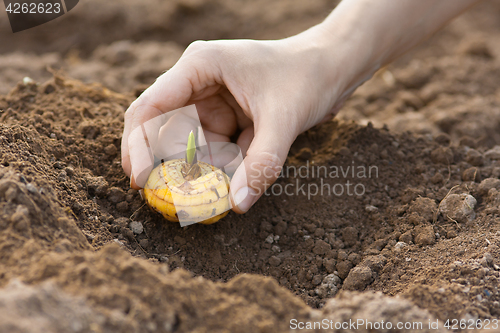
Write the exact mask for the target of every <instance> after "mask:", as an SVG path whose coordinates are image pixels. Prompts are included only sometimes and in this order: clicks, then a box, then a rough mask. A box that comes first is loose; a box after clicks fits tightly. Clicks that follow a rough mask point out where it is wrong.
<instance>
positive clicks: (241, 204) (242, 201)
mask: <svg viewBox="0 0 500 333" xmlns="http://www.w3.org/2000/svg"><path fill="white" fill-rule="evenodd" d="M256 198H257V192H255V190H254V189H252V188H249V187H246V186H245V187H242V188H240V189H239V190H238V192H236V194H235V195H234V203H235V204H236V206H238V208H239V209H240V210H241V211H243V212H246V211H248V210H249V209H250V207H252V205H253V204H254V202H255V200H256Z"/></svg>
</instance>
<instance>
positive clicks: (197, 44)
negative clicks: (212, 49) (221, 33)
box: [185, 40, 209, 55]
mask: <svg viewBox="0 0 500 333" xmlns="http://www.w3.org/2000/svg"><path fill="white" fill-rule="evenodd" d="M208 45H209V42H207V41H204V40H196V41H194V42H192V43H191V44H189V46H188V47H187V48H186V51H185V54H186V55H187V54H192V53H197V52H200V51H203V50H205V49H206V47H207V46H208Z"/></svg>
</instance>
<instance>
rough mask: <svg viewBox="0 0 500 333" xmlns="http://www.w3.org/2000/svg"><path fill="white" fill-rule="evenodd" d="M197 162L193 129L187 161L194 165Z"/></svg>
mask: <svg viewBox="0 0 500 333" xmlns="http://www.w3.org/2000/svg"><path fill="white" fill-rule="evenodd" d="M196 162H197V160H196V143H195V140H194V133H193V131H191V133H189V137H188V143H187V147H186V163H188V164H189V165H193V164H194V163H196Z"/></svg>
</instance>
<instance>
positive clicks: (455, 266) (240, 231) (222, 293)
mask: <svg viewBox="0 0 500 333" xmlns="http://www.w3.org/2000/svg"><path fill="white" fill-rule="evenodd" d="M120 3H121V2H120ZM123 3H127V5H128V6H129V7H130V6H132V4H133V5H134V6H135V7H134V8H136V10H137V11H142V10H143V11H144V13H146V14H147V13H150V15H151V16H150V17H151V20H149V21H148V22H144V21H143V20H141V21H138V20H137V18H135V19H134V20H133V19H132V16H130V15H129V14H127V13H128V11H129V10H130V9H127V10H125V9H124V8H125V7H120V6H118V5H116V4H113V5H111V4H108V3H106V4H105V3H102V4H100V6H102V8H103V9H102V14H101V15H98V16H97V17H94V18H93V20H95V21H96V22H97V23H99V24H104V22H108V21H106V20H107V19H108V18H109V15H115V16H113V17H116V21H113V20H111V21H109V22H108V24H109V25H108V26H113V25H114V26H119V25H118V23H117V22H128V23H127V25H126V26H127V28H126V29H117V30H116V31H113V33H112V34H110V35H105V34H98V36H101V37H99V38H102V39H99V38H97V39H96V40H93V39H92V38H90V37H91V36H95V35H96V34H95V33H93V32H92V31H93V30H92V29H94V28H92V29H90V30H89V31H87V32H85V31H84V32H80V33H78V34H77V33H74V36H76V37H75V40H76V42H74V43H71V45H72V46H71V47H69V46H68V45H70V44H68V45H66V44H64V45H63V44H57V43H55V42H54V43H49V44H47V45H45V46H42V45H44V44H43V43H39V42H36V38H37V36H38V34H41V33H44V34H48V33H51V34H53V35H56V33H55V32H54V31H53V30H50V29H55V27H60V26H57V25H56V22H52V23H49V24H47V26H46V27H40V30H38V29H33V30H30V31H29V33H28V32H27V33H26V34H24V35H22V36H21V35H19V36H21V37H20V38H19V40H18V42H19V45H17V44H13V45H12V46H11V47H10V48H8V49H5V50H0V51H1V52H4V53H5V54H3V55H1V56H0V72H1V73H2V79H1V80H0V89H2V90H1V91H2V93H3V94H4V95H3V96H0V143H1V146H2V149H1V150H0V287H1V288H2V289H1V290H2V292H1V293H0V309H2V311H0V331H1V330H10V331H13V330H14V329H17V330H18V331H20V332H38V331H40V332H46V331H52V332H68V331H69V332H72V331H74V332H89V331H90V332H144V331H151V332H214V331H221V332H282V331H283V332H285V331H289V329H290V328H291V326H290V325H291V323H292V322H294V321H293V320H292V319H295V320H296V321H295V323H298V322H303V323H304V322H310V323H311V322H320V321H322V320H323V319H325V320H327V321H332V322H340V321H346V320H347V321H348V320H349V319H352V320H356V319H365V320H368V321H370V320H371V321H380V320H384V321H386V322H387V321H391V322H394V323H395V322H398V321H399V322H401V321H403V322H404V321H408V322H422V323H423V327H422V329H414V330H413V331H415V332H417V331H419V332H421V331H422V330H423V331H431V329H430V328H429V327H428V322H429V320H431V321H435V320H439V321H440V329H443V330H444V328H443V323H444V322H446V320H448V319H450V320H452V319H459V320H460V319H464V320H477V319H481V320H486V319H489V320H493V319H496V318H499V317H500V305H499V304H500V303H499V302H500V294H499V290H498V286H499V280H500V248H499V246H500V232H499V231H500V229H499V226H500V218H499V215H500V211H499V205H500V137H499V136H498V132H499V130H500V88H499V87H500V79H499V78H500V75H499V74H500V43H499V41H500V38H499V37H500V25H499V23H498V20H497V18H498V15H500V3H499V2H498V1H490V2H485V3H483V4H481V5H480V6H478V7H476V8H474V9H473V10H471V11H470V12H469V13H467V14H465V15H464V16H462V17H460V18H459V19H457V20H456V21H454V22H453V23H452V24H451V25H450V26H449V27H447V28H446V29H445V30H443V31H442V32H440V33H438V34H437V35H436V36H435V37H434V38H433V39H432V40H431V41H429V42H427V43H425V44H424V45H422V46H421V47H419V48H418V49H417V50H415V51H414V52H413V53H412V54H410V55H408V56H406V57H404V58H402V59H401V60H400V61H398V62H397V63H395V64H393V65H391V66H389V67H387V68H385V69H383V70H381V71H380V72H379V73H377V75H376V76H375V77H374V79H372V80H371V81H369V82H367V83H366V84H365V85H364V86H362V87H361V88H360V89H359V90H358V91H357V92H356V93H355V95H354V96H353V97H352V98H351V99H350V100H349V101H348V103H347V104H346V106H345V107H344V109H343V110H342V111H341V113H340V114H339V116H338V117H337V119H336V120H334V121H331V122H328V123H326V124H323V125H321V126H318V127H315V128H313V129H311V130H309V131H308V132H306V133H304V134H302V135H301V136H300V137H299V138H298V139H297V141H296V142H295V143H294V145H293V147H292V149H291V152H290V155H289V157H288V159H287V162H286V165H285V169H284V172H283V177H280V178H279V180H278V181H277V183H276V185H275V186H274V187H272V188H271V189H270V190H269V192H268V194H269V195H265V196H263V198H262V199H261V200H259V202H258V203H257V204H256V206H255V207H253V208H252V209H251V210H250V211H249V212H248V213H247V214H244V215H237V214H234V213H232V212H231V213H230V214H229V215H228V216H227V217H226V218H224V219H223V220H221V221H220V222H218V223H216V224H214V225H210V226H204V225H192V226H189V227H185V228H181V227H180V226H179V225H178V224H175V223H169V222H166V221H165V220H164V219H163V218H162V217H161V216H160V215H158V214H156V213H154V212H152V211H151V210H150V209H149V208H148V207H147V206H145V205H144V202H143V200H142V199H141V197H140V195H139V194H138V193H137V191H135V190H131V189H130V188H129V180H128V178H127V177H126V176H125V174H124V173H123V171H122V169H121V165H120V153H119V151H120V140H121V132H122V130H123V114H124V111H125V110H126V108H127V107H128V105H129V104H130V103H131V102H132V101H133V99H134V98H135V97H136V96H137V95H138V94H140V93H141V91H142V90H143V89H144V88H145V87H147V85H148V84H151V83H152V82H153V80H154V78H155V77H156V76H157V75H159V74H161V72H162V71H164V70H166V69H168V68H169V67H170V66H172V65H173V63H175V61H176V59H177V58H178V57H179V56H180V54H181V53H182V50H183V47H184V46H185V45H186V44H187V43H189V42H190V39H195V38H222V37H243V36H240V35H244V37H270V36H271V35H265V34H264V31H267V30H271V26H273V24H275V25H276V29H274V30H272V32H269V33H268V34H275V36H276V37H279V36H282V35H283V36H284V35H287V34H291V33H294V32H297V31H298V30H300V29H302V28H303V26H304V27H305V26H306V25H311V24H313V23H314V22H318V21H320V20H321V18H322V17H324V16H325V15H326V14H327V13H328V11H329V10H330V9H331V7H333V4H330V3H327V2H322V1H318V2H311V3H309V4H307V5H306V3H305V2H304V3H303V4H302V2H301V5H300V6H299V5H298V4H295V5H294V6H287V5H288V4H289V2H288V1H277V2H276V3H275V4H274V5H273V6H274V7H276V11H275V12H274V13H275V14H273V15H272V14H271V13H268V14H266V15H264V16H261V15H260V14H259V13H262V10H263V9H262V8H261V7H262V6H259V5H258V4H253V3H250V2H242V7H241V8H239V9H236V7H234V6H235V5H232V4H231V3H230V2H224V1H219V2H217V1H204V2H197V1H189V2H186V1H184V2H181V1H179V2H172V3H170V2H169V4H168V5H167V4H162V6H163V7H161V8H163V9H162V10H158V12H160V13H163V14H165V13H170V14H169V15H171V16H165V17H170V18H172V17H177V21H176V20H173V19H172V20H171V21H169V23H168V24H170V25H174V23H175V24H176V25H174V26H175V27H176V29H180V27H185V29H183V30H182V33H180V34H175V33H174V32H172V31H176V30H171V31H170V30H168V29H167V28H164V27H162V26H161V25H159V23H158V22H160V16H161V15H160V14H158V13H156V12H155V7H154V6H153V5H152V4H145V3H142V2H141V3H139V2H132V1H123ZM91 5H95V6H97V5H98V3H97V2H96V1H87V2H86V3H85V4H83V3H82V4H81V10H79V7H77V8H75V9H74V14H71V15H74V17H75V20H76V19H77V18H78V19H79V20H80V21H81V22H84V21H85V22H86V23H85V24H88V23H87V21H86V20H88V19H89V18H90V16H91V15H90V8H91V7H89V6H91ZM79 6H80V5H79ZM129 7H128V8H129ZM233 7H234V8H233ZM274 7H273V8H274ZM100 8H101V7H100ZM106 8H107V9H106ZM158 8H159V7H158ZM172 8H173V9H172ZM221 8H222V9H223V11H222V13H225V14H224V17H225V19H224V20H225V21H223V22H222V24H220V25H218V24H215V23H214V22H217V20H216V18H217V17H218V16H217V15H222V14H220V13H219V14H214V13H218V11H219V10H220V9H221ZM156 9H157V8H156ZM113 13H114V14H113ZM228 13H230V14H228ZM146 14H144V15H146ZM201 14H204V15H205V16H206V17H211V20H212V21H211V20H208V19H207V18H203V20H201V21H196V22H198V24H199V25H196V26H191V25H190V22H194V21H195V18H199V17H205V16H204V15H201ZM148 15H149V14H148ZM211 15H212V16H211ZM231 15H232V16H231ZM134 17H135V16H134ZM138 17H139V16H138ZM180 17H183V19H180ZM256 17H260V20H262V22H266V24H268V25H267V26H266V25H265V24H264V25H260V26H258V24H257V23H258V22H254V23H253V24H254V25H252V24H250V23H248V22H251V21H252V20H253V19H254V18H256ZM239 18H241V19H242V20H243V19H244V20H243V21H241V22H240V21H238V20H239ZM298 18H300V20H298ZM105 19H106V20H105ZM296 19H297V20H298V21H299V22H298V23H297V24H296V25H294V26H293V27H292V24H291V22H292V21H294V20H296ZM127 20H129V21H127ZM190 20H193V21H190ZM213 20H215V21H213ZM167 21H168V20H167ZM235 21H238V23H235ZM61 22H63V21H62V20H61ZM65 22H66V23H65V24H67V25H68V26H67V28H68V30H67V31H68V32H64V33H68V34H70V33H71V31H73V30H71V29H76V28H75V27H77V26H78V25H79V24H78V22H77V21H75V22H71V20H69V18H68V19H67V21H65ZM155 22H156V23H155ZM224 22H226V23H224ZM245 22H246V23H245ZM80 24H81V23H80ZM165 24H167V23H165ZM226 25H227V26H226ZM71 27H73V28H71ZM98 27H100V26H99V25H96V27H95V29H97V28H98ZM153 27H155V28H153ZM200 27H204V30H200V29H201V28H200ZM225 27H226V28H225ZM228 27H235V28H234V30H231V29H229V28H228ZM43 29H47V30H43ZM155 29H157V30H155ZM170 29H173V28H170ZM224 29H225V30H224ZM297 29H298V30H297ZM154 31H156V33H153V32H154ZM168 31H170V32H169V33H168ZM198 31H203V32H204V33H206V37H204V36H205V35H203V36H198V35H197V32H198ZM174 35H175V36H176V37H175V38H174V37H173V36H174ZM5 36H8V38H13V37H12V35H7V34H6V35H5ZM82 36H83V37H82ZM144 36H150V37H151V38H146V39H148V41H145V40H143V39H144V38H143V37H144ZM15 37H16V38H17V35H16V36H15ZM6 38H7V37H6ZM85 38H87V39H85ZM122 39H124V40H122ZM125 39H126V40H125ZM167 40H169V41H168V42H167ZM170 40H171V41H170ZM112 41H113V43H111V44H110V45H106V44H108V43H110V42H112ZM61 43H62V42H61ZM65 43H66V42H65ZM28 47H31V49H29V51H32V52H44V53H43V54H40V55H35V53H33V54H27V53H13V51H15V50H18V51H26V50H27V49H26V48H28ZM48 52H52V53H48ZM411 57H413V60H410V59H411ZM47 65H48V66H49V67H51V68H52V69H51V70H50V72H49V71H47V70H46V66H47ZM24 76H30V77H32V78H33V79H35V80H34V82H31V81H29V80H28V81H26V80H25V82H24V83H23V82H22V78H23V77H24ZM75 78H76V79H75ZM77 79H78V80H77ZM81 81H84V82H81ZM92 82H94V83H92ZM115 91H116V92H115ZM384 124H386V125H384ZM285 190H287V191H288V193H292V194H293V195H287V194H286V193H284V191H285ZM280 191H281V192H280ZM321 194H323V195H321ZM291 320H292V321H291ZM468 323H470V322H468ZM490 328H493V324H491V325H490ZM363 329H364V330H365V331H368V329H365V328H363ZM363 329H359V330H356V331H363ZM309 331H310V332H314V331H317V332H320V331H322V330H321V329H319V328H318V327H316V328H314V327H311V329H310V330H309ZM325 331H326V330H325ZM353 331H354V330H353ZM432 331H435V330H432ZM489 331H491V330H489Z"/></svg>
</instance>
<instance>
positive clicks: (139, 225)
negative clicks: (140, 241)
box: [128, 221, 144, 235]
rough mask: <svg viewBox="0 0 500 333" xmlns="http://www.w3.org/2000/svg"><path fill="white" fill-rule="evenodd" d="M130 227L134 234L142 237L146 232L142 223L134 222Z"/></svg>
mask: <svg viewBox="0 0 500 333" xmlns="http://www.w3.org/2000/svg"><path fill="white" fill-rule="evenodd" d="M128 226H129V228H130V229H131V230H132V232H133V233H134V234H136V235H140V234H142V232H143V231H144V227H143V226H142V223H141V222H137V221H132V222H130V224H129V225H128Z"/></svg>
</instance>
